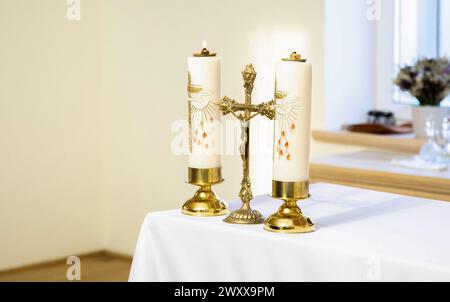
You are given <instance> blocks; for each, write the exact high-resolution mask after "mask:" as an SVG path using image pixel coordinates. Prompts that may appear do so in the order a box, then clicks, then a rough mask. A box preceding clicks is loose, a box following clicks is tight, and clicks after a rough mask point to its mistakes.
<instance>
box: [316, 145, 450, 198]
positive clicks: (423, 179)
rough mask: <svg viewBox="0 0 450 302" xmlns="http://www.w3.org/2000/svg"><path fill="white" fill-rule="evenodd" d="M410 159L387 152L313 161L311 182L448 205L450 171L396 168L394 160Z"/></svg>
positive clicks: (408, 156) (337, 156)
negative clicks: (419, 198) (440, 202)
mask: <svg viewBox="0 0 450 302" xmlns="http://www.w3.org/2000/svg"><path fill="white" fill-rule="evenodd" d="M411 156H412V155H411V154H407V153H398V152H388V151H360V152H353V153H347V154H336V155H332V156H326V157H322V158H316V159H313V160H312V163H311V179H312V181H314V182H327V183H334V184H339V185H347V186H353V187H358V188H364V189H371V190H376V191H382V192H390V193H397V194H403V195H408V196H415V197H422V198H429V199H436V200H444V201H450V171H448V170H447V171H423V170H416V169H409V168H403V167H397V166H394V165H392V164H391V161H392V160H394V159H400V160H401V159H407V158H410V157H411Z"/></svg>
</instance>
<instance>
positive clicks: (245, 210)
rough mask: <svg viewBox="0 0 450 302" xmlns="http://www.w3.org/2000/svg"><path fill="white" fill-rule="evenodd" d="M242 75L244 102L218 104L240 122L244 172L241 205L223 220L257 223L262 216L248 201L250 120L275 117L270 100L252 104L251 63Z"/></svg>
mask: <svg viewBox="0 0 450 302" xmlns="http://www.w3.org/2000/svg"><path fill="white" fill-rule="evenodd" d="M242 76H243V78H244V88H245V103H244V104H240V103H238V102H236V101H235V100H232V99H230V98H228V97H224V99H223V100H222V103H221V104H220V110H221V111H222V112H223V114H224V115H227V114H232V115H233V116H235V117H236V118H237V119H238V120H240V122H241V129H242V136H241V145H240V148H239V149H240V153H241V158H242V168H243V174H244V178H243V180H242V183H241V191H240V193H239V197H240V198H241V200H242V207H241V209H239V210H237V211H234V212H233V213H231V214H230V216H228V217H227V218H226V219H225V220H224V221H225V222H228V223H234V224H259V223H263V222H264V217H263V216H262V215H261V213H259V212H258V211H255V210H252V209H251V207H250V202H251V201H252V199H253V194H252V188H251V181H250V120H251V119H253V118H254V117H256V116H259V115H261V116H266V117H267V118H269V119H270V120H273V119H274V118H275V102H274V101H273V100H272V101H270V102H267V103H262V104H260V105H252V92H253V88H254V83H255V79H256V71H255V69H254V68H253V65H252V64H250V65H247V66H246V67H245V70H244V71H243V72H242Z"/></svg>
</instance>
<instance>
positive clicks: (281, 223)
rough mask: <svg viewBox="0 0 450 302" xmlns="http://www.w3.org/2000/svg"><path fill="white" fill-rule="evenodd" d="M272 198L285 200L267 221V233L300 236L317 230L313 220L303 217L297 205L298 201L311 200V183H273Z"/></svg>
mask: <svg viewBox="0 0 450 302" xmlns="http://www.w3.org/2000/svg"><path fill="white" fill-rule="evenodd" d="M272 197H274V198H277V199H281V200H283V205H282V206H281V207H280V209H279V210H278V212H277V213H275V214H273V215H272V216H270V217H269V218H268V219H267V220H266V222H265V224H264V229H265V230H266V231H270V232H275V233H286V234H299V233H310V232H314V231H315V230H316V228H315V225H314V223H313V222H312V221H311V219H309V218H308V217H306V216H305V215H303V213H302V211H301V210H300V208H299V206H298V205H297V201H299V200H304V199H307V198H309V182H279V181H273V182H272Z"/></svg>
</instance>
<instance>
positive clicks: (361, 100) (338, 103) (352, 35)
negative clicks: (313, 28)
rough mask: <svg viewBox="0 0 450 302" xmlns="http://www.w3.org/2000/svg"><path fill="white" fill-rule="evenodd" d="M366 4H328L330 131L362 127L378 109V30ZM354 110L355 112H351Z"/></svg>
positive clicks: (358, 0) (345, 0) (356, 0)
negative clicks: (372, 112)
mask: <svg viewBox="0 0 450 302" xmlns="http://www.w3.org/2000/svg"><path fill="white" fill-rule="evenodd" d="M369 8H370V6H369V5H368V4H367V1H366V0H339V1H336V0H325V17H324V20H325V46H324V49H325V63H324V64H325V66H326V73H325V104H326V111H325V112H326V113H325V116H326V117H325V119H326V128H327V129H332V130H336V129H340V128H341V126H342V125H344V124H347V125H348V124H353V123H361V122H364V121H365V119H366V113H367V112H368V111H369V110H371V109H373V108H374V106H375V83H376V82H375V76H376V74H375V71H374V70H375V45H376V44H375V43H376V40H375V26H376V23H377V21H372V20H369V19H368V18H367V12H368V10H369ZM349 108H351V110H349Z"/></svg>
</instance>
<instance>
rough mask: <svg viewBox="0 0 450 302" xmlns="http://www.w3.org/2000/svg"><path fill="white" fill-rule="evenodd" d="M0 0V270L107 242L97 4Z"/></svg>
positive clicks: (84, 250)
mask: <svg viewBox="0 0 450 302" xmlns="http://www.w3.org/2000/svg"><path fill="white" fill-rule="evenodd" d="M83 4H84V15H83V16H82V22H76V23H71V22H68V21H67V20H66V1H60V0H39V1H30V0H0V166H1V168H0V269H7V268H10V267H16V266H20V265H24V264H29V263H35V262H40V261H43V260H48V259H54V258H60V257H65V256H67V255H69V254H77V253H84V252H88V251H92V250H97V249H99V248H101V233H100V227H99V220H100V219H101V217H102V212H101V209H100V203H99V198H100V195H99V194H100V190H99V185H100V180H99V171H100V170H99V167H100V166H99V163H98V158H99V143H98V139H99V122H98V116H99V89H98V88H97V87H98V83H99V80H100V77H99V76H100V65H99V51H100V48H99V42H98V41H99V33H100V24H99V18H98V16H99V5H98V2H96V1H84V3H83Z"/></svg>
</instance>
